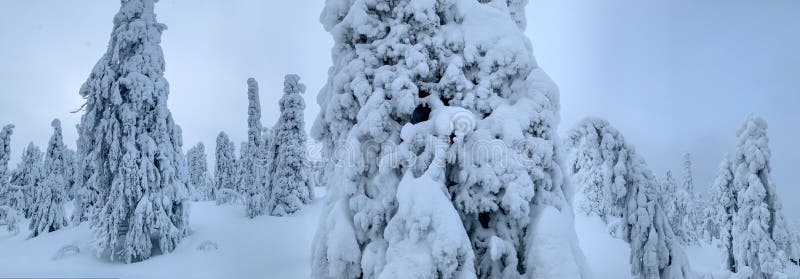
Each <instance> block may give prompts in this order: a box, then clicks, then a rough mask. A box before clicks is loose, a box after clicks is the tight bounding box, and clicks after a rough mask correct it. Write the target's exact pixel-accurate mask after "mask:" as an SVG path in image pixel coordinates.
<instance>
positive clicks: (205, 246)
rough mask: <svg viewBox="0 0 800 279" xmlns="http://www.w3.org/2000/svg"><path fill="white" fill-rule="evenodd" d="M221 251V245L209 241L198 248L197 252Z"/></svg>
mask: <svg viewBox="0 0 800 279" xmlns="http://www.w3.org/2000/svg"><path fill="white" fill-rule="evenodd" d="M217 250H219V244H217V243H216V242H214V241H210V240H207V241H205V242H203V243H200V245H198V246H197V251H202V252H211V251H217Z"/></svg>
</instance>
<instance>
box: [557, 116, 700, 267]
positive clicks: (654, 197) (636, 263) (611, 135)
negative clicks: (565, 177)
mask: <svg viewBox="0 0 800 279" xmlns="http://www.w3.org/2000/svg"><path fill="white" fill-rule="evenodd" d="M565 146H566V148H567V150H568V152H569V153H571V156H570V159H571V160H570V162H569V164H570V168H569V170H570V171H571V172H572V173H571V174H572V177H573V182H575V183H578V184H580V185H582V188H581V189H580V193H579V194H578V196H579V197H580V196H584V195H586V196H589V197H591V199H588V201H590V202H592V203H594V204H595V205H596V206H598V207H599V208H601V209H602V210H599V211H593V212H592V213H594V214H598V213H597V212H602V214H606V215H607V216H605V217H604V218H603V219H604V220H610V219H611V218H614V219H617V221H612V223H611V224H610V225H609V229H610V231H611V233H612V235H613V236H615V237H618V238H620V239H622V240H625V241H626V242H628V243H629V244H630V247H631V255H630V261H631V268H632V270H631V272H632V275H633V276H634V277H635V278H686V277H687V276H689V274H690V273H691V271H689V266H688V264H687V263H686V259H685V255H684V254H683V251H682V250H681V247H680V245H679V244H678V240H677V239H675V236H674V235H673V230H672V228H671V227H670V223H669V221H668V220H667V218H666V216H665V215H664V211H663V209H662V208H661V203H660V202H659V201H658V198H659V194H660V192H659V191H658V182H657V181H656V179H655V177H654V176H653V174H652V172H651V171H650V170H649V169H648V167H647V164H646V163H645V162H644V159H642V158H641V157H640V156H639V155H638V154H637V153H636V151H635V150H634V148H633V147H632V146H631V145H630V144H628V143H627V142H626V141H625V138H624V137H623V136H622V134H620V133H619V132H618V131H617V130H616V129H615V128H614V127H612V126H611V125H610V124H609V123H608V122H606V121H605V120H602V119H592V118H589V119H584V120H583V121H581V122H580V123H579V124H578V125H577V126H575V128H573V129H572V130H571V131H570V132H569V134H568V138H567V139H566V143H565ZM578 200H580V199H578ZM601 217H603V216H602V215H601Z"/></svg>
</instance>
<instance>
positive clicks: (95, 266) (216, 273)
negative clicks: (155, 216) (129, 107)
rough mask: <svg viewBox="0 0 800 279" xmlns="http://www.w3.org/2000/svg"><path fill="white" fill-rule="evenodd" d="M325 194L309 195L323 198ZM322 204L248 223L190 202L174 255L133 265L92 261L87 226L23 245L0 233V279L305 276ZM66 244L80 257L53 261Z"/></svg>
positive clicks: (232, 211) (21, 238)
mask: <svg viewBox="0 0 800 279" xmlns="http://www.w3.org/2000/svg"><path fill="white" fill-rule="evenodd" d="M324 191H325V189H323V188H320V189H317V191H316V192H317V194H318V195H324V193H325V192H324ZM321 203H322V201H321V199H320V198H317V199H316V200H314V201H313V203H312V204H310V205H309V206H307V207H305V208H304V209H303V210H302V211H300V212H298V213H297V214H295V215H292V216H290V217H269V216H260V217H256V218H255V219H248V218H247V217H246V216H245V215H244V208H242V207H241V206H217V205H215V204H214V202H197V203H193V204H192V211H191V223H190V224H191V228H192V234H191V235H190V236H188V237H187V238H185V239H184V240H183V241H181V243H180V244H179V245H178V248H177V249H175V251H174V252H173V253H171V254H166V255H158V256H154V257H153V258H151V259H148V260H146V261H143V262H139V263H132V264H122V263H117V262H110V261H105V260H102V259H99V258H97V257H95V255H94V253H93V252H92V251H90V250H89V247H90V245H89V244H90V243H89V242H90V241H91V235H90V234H91V232H90V231H89V225H88V224H87V223H84V224H82V225H80V226H78V227H69V228H66V229H62V230H59V231H57V232H53V233H47V234H43V235H41V236H39V237H36V238H32V239H27V236H28V231H27V229H23V230H21V232H20V233H19V234H18V235H16V236H11V235H9V234H8V233H7V232H6V231H5V228H0V278H8V277H12V278H13V277H23V278H29V277H35V278H64V277H113V278H126V279H127V278H131V279H135V278H148V279H157V278H165V279H167V278H169V279H173V278H196V279H200V278H308V277H309V276H310V274H311V273H310V268H309V262H310V247H311V239H312V237H313V235H314V229H315V228H316V224H317V220H318V219H317V216H319V213H320V212H319V211H320V210H321ZM23 223H24V224H20V225H21V227H23V228H27V222H23ZM70 244H76V245H77V247H78V248H79V249H80V252H79V253H69V252H68V253H66V254H65V255H64V256H63V257H62V258H61V259H53V257H54V256H55V255H56V254H57V252H58V251H59V250H60V249H61V247H64V246H67V245H70ZM215 244H216V246H217V247H218V249H216V250H215V249H214V248H213V246H214V245H215ZM201 247H202V248H201ZM203 248H205V249H203Z"/></svg>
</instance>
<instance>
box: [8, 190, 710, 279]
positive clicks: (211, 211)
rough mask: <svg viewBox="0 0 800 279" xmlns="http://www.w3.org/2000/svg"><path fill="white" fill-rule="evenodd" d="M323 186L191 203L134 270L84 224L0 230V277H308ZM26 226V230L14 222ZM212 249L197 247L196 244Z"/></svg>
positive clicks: (603, 258)
mask: <svg viewBox="0 0 800 279" xmlns="http://www.w3.org/2000/svg"><path fill="white" fill-rule="evenodd" d="M324 190H325V189H324V188H319V189H317V191H316V192H317V194H318V198H317V200H315V201H314V203H313V204H311V205H310V206H308V207H307V208H305V209H304V210H303V211H301V212H299V213H298V214H296V215H294V216H292V217H283V218H279V217H268V216H262V217H258V218H256V219H252V220H251V219H248V218H246V217H245V216H244V210H243V209H242V208H241V207H239V206H216V205H215V204H214V203H213V202H198V203H194V204H193V205H192V215H191V218H192V219H191V222H192V224H191V226H192V229H193V230H192V231H193V232H192V235H190V236H189V237H187V238H186V239H185V240H184V241H183V242H181V244H180V245H179V246H178V249H177V250H176V251H175V252H174V253H172V254H167V255H162V256H156V257H153V258H151V259H149V260H147V261H144V262H141V263H134V264H121V263H113V262H108V261H103V260H101V259H98V258H97V257H95V256H94V254H93V253H92V252H91V251H90V249H89V241H90V234H89V230H88V224H83V225H81V226H78V227H71V228H68V229H64V230H61V231H58V232H55V233H50V234H45V235H43V236H40V237H37V238H34V239H27V232H26V231H23V232H21V233H20V234H18V235H16V236H10V235H8V233H6V232H5V228H0V278H3V277H24V278H29V277H61V278H63V277H114V278H151V279H157V278H170V279H172V278H308V277H309V274H310V271H309V261H310V251H311V249H310V246H311V240H312V238H313V235H314V230H315V228H316V223H317V216H318V215H319V213H320V210H321V209H322V206H321V205H322V195H324ZM22 225H24V226H27V224H22ZM575 226H576V230H577V234H578V239H579V240H580V242H581V246H582V247H583V252H584V254H585V255H586V258H587V261H588V263H589V265H590V267H591V268H592V271H593V273H594V274H595V275H596V278H629V277H630V275H629V274H630V266H629V264H628V255H629V253H628V249H629V248H628V245H627V244H625V243H624V242H623V241H621V240H617V239H613V238H611V237H610V236H609V235H608V233H607V230H606V226H605V225H603V224H602V223H601V221H600V219H599V218H596V217H586V216H577V217H576V223H575ZM209 241H210V242H213V243H215V244H217V246H218V249H217V250H213V249H212V250H206V251H203V250H201V249H199V248H198V247H200V246H201V245H202V244H203V243H206V242H209ZM73 243H74V244H77V246H78V247H79V248H80V252H79V253H77V254H68V255H66V256H64V257H63V258H61V259H53V257H54V255H55V254H56V253H57V251H58V250H59V249H60V248H61V247H63V246H65V245H70V244H73ZM687 254H688V256H689V259H690V261H691V263H692V268H693V269H695V270H696V271H700V272H709V271H712V270H717V269H718V266H719V252H718V251H717V250H716V248H714V247H699V248H695V247H690V248H688V249H687Z"/></svg>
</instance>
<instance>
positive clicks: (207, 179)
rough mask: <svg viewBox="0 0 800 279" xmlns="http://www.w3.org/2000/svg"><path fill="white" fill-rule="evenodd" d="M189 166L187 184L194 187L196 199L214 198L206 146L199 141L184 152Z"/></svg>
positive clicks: (214, 192)
mask: <svg viewBox="0 0 800 279" xmlns="http://www.w3.org/2000/svg"><path fill="white" fill-rule="evenodd" d="M186 161H187V164H188V167H189V184H190V185H192V186H193V187H194V190H195V199H196V200H203V201H209V200H215V199H216V194H217V193H216V191H215V189H214V181H213V178H212V177H211V175H210V174H209V172H208V160H207V158H206V147H205V145H204V144H203V143H202V142H200V143H198V144H197V145H195V146H194V147H192V148H191V149H189V151H187V152H186Z"/></svg>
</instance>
